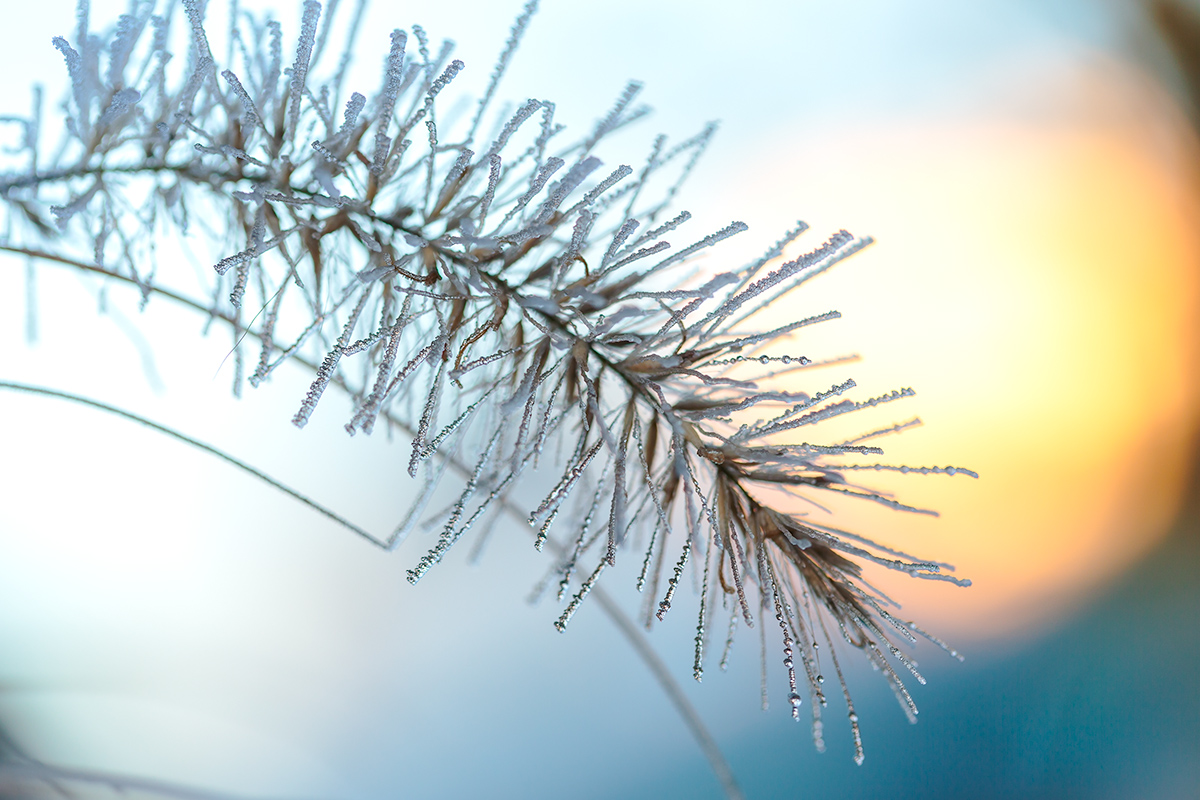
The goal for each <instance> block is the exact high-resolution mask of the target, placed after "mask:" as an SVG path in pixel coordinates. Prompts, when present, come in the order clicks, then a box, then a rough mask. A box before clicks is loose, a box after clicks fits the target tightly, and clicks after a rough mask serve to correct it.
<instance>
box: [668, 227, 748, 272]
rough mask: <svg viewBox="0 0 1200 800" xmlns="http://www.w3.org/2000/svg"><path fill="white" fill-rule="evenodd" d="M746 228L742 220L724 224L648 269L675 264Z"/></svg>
mask: <svg viewBox="0 0 1200 800" xmlns="http://www.w3.org/2000/svg"><path fill="white" fill-rule="evenodd" d="M748 230H750V226H748V225H747V224H746V223H744V222H731V223H729V224H728V225H726V226H725V227H724V228H722V229H721V230H719V231H717V232H716V233H710V234H709V235H708V236H705V237H704V238H703V239H701V240H700V241H698V242H696V243H695V244H692V245H689V246H687V247H685V248H683V249H682V250H679V251H676V252H674V253H672V254H671V255H669V256H667V257H666V258H664V259H663V260H662V261H660V262H658V263H657V264H655V265H654V266H653V267H651V268H650V271H651V272H657V271H659V270H661V269H664V268H666V267H669V266H671V265H672V264H677V263H679V262H680V261H683V260H684V259H685V258H687V257H688V256H691V255H693V254H694V253H697V252H699V251H700V250H703V249H705V248H707V247H712V246H713V245H715V244H717V243H718V242H723V241H725V240H726V239H728V238H729V237H730V236H734V235H736V234H739V233H743V232H745V231H748Z"/></svg>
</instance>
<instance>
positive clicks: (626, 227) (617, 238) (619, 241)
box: [600, 219, 639, 274]
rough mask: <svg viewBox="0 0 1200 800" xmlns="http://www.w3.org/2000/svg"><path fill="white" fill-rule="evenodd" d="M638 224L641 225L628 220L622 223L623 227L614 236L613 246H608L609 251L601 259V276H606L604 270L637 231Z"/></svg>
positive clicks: (634, 220)
mask: <svg viewBox="0 0 1200 800" xmlns="http://www.w3.org/2000/svg"><path fill="white" fill-rule="evenodd" d="M638 224H639V223H638V221H637V220H636V219H627V220H625V221H624V222H622V223H621V227H620V228H618V229H617V232H616V233H615V234H613V239H612V244H610V245H609V246H608V250H607V251H606V252H605V253H604V258H602V259H600V270H601V274H604V270H605V268H607V267H608V263H609V262H610V261H611V260H612V258H613V256H614V255H616V253H617V251H618V250H620V249H621V245H623V244H625V240H626V239H628V238H629V236H630V235H631V234H632V233H633V232H634V231H635V230H637V227H638Z"/></svg>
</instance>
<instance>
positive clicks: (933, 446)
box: [729, 61, 1200, 641]
mask: <svg viewBox="0 0 1200 800" xmlns="http://www.w3.org/2000/svg"><path fill="white" fill-rule="evenodd" d="M1063 69H1064V68H1063V67H1061V65H1059V66H1058V70H1059V72H1058V74H1051V75H1050V76H1049V77H1048V78H1047V80H1046V81H1045V83H1044V86H1043V89H1044V92H1046V93H1049V94H1050V95H1051V96H1050V97H1042V98H1040V99H1041V100H1047V99H1050V100H1053V96H1052V95H1053V93H1055V92H1058V93H1069V97H1070V101H1071V102H1069V103H1065V102H1064V103H1063V108H1062V110H1061V111H1060V113H1058V114H1054V115H1050V116H1049V117H1047V115H1045V114H1044V113H1041V114H1032V113H1025V112H1024V111H1022V109H1019V108H1018V109H1015V110H1014V109H1008V110H1007V111H1004V112H992V113H988V114H972V115H967V116H966V117H958V118H947V119H944V120H940V121H937V120H935V121H930V120H928V119H925V120H922V121H921V122H904V123H896V122H889V123H888V124H886V125H881V124H879V123H878V122H875V123H872V124H869V125H858V126H855V127H853V128H852V129H850V130H845V131H839V132H837V133H836V134H835V135H828V136H826V137H824V138H820V139H811V140H806V141H799V142H797V141H795V140H792V141H789V142H788V143H787V146H786V147H763V148H762V151H763V152H771V153H779V152H788V153H790V154H792V155H790V156H789V157H788V158H787V159H786V160H785V161H784V162H782V163H781V162H780V161H779V159H778V158H774V159H773V160H772V161H771V163H770V166H769V167H767V166H762V165H760V166H762V168H761V169H758V170H755V171H751V172H748V173H747V174H750V175H758V176H765V178H757V179H754V180H750V181H747V182H746V183H745V184H744V185H742V186H740V187H737V188H736V189H735V190H734V191H733V192H732V194H733V195H734V197H733V198H731V199H730V200H729V203H730V205H731V206H733V207H748V206H750V205H757V206H758V207H759V208H761V207H762V205H763V203H764V200H769V201H770V203H771V204H772V209H777V208H784V209H789V210H794V209H814V210H817V211H819V212H820V213H821V217H820V218H819V219H818V220H816V222H818V224H817V225H816V226H814V227H816V228H817V229H818V230H832V229H836V227H839V226H841V225H845V226H846V227H848V228H850V229H851V230H852V231H854V232H856V233H860V234H861V233H870V234H872V235H874V236H875V237H876V238H877V239H878V240H879V244H878V245H876V246H875V248H873V249H872V250H871V251H868V253H867V254H864V255H862V256H859V257H857V258H856V259H855V261H854V262H852V263H847V264H845V265H842V266H839V267H838V268H837V270H835V271H834V272H833V273H830V274H829V275H826V276H822V277H821V278H820V279H818V280H816V281H813V282H812V283H811V284H810V285H809V286H806V287H805V289H804V290H803V292H802V293H800V294H799V295H798V296H797V302H796V303H794V304H792V306H791V307H790V308H789V309H788V311H787V312H786V313H788V314H795V313H801V314H803V315H807V314H809V313H816V312H819V311H824V310H827V309H828V308H837V309H839V310H840V311H842V312H843V314H844V315H845V317H844V319H843V320H842V321H839V322H835V323H830V324H826V325H822V326H818V327H820V328H824V330H820V331H816V332H814V333H812V334H808V332H807V331H806V332H805V334H806V335H804V336H801V337H798V338H797V340H796V344H795V346H794V349H795V351H796V352H798V353H803V354H805V355H810V356H812V355H819V356H826V355H833V354H838V353H843V352H846V351H847V350H848V349H851V348H852V349H854V350H857V351H858V352H860V353H862V354H863V356H864V361H863V362H861V363H859V364H855V365H850V366H848V367H847V366H842V367H836V368H831V369H830V370H828V371H826V372H824V373H821V374H818V373H815V372H814V373H810V374H809V375H807V376H804V377H803V378H802V380H803V381H804V383H805V386H806V388H809V389H821V388H825V387H826V386H827V385H829V384H830V383H833V382H834V381H835V379H837V380H843V379H844V377H845V376H852V377H854V378H855V379H856V380H857V381H858V383H859V385H860V387H862V388H861V389H860V391H861V392H863V393H864V394H863V396H864V397H865V396H871V395H876V394H882V393H884V392H885V391H888V390H890V389H893V388H899V387H901V386H913V387H914V388H916V390H917V392H918V395H919V396H918V397H917V398H916V399H915V400H908V401H905V404H904V406H903V408H902V407H901V406H900V405H898V404H894V405H890V406H884V407H881V408H877V409H872V410H871V411H870V412H867V414H869V415H870V416H869V417H868V416H864V417H863V418H862V419H859V420H855V423H856V424H857V427H858V428H859V429H860V430H871V429H872V428H877V427H883V426H884V425H886V424H887V423H889V422H892V421H899V420H903V419H908V418H910V417H912V416H914V415H920V416H921V417H922V418H923V419H924V420H925V422H926V425H925V426H924V427H923V428H921V429H920V430H917V431H913V432H908V433H905V434H903V435H901V436H893V437H890V438H888V439H885V440H880V442H879V444H880V445H881V446H883V447H884V449H885V451H886V452H887V456H886V458H884V459H882V461H884V462H886V463H897V464H898V463H907V464H910V465H914V466H934V465H938V466H945V465H947V464H952V465H954V466H965V467H969V468H972V469H975V470H977V471H978V472H980V473H981V476H982V477H981V479H980V480H979V481H978V482H971V481H969V479H964V478H948V477H944V476H928V477H915V476H893V475H886V474H884V473H866V475H865V477H864V478H863V481H862V482H863V483H866V484H869V485H872V486H883V487H885V488H887V489H889V490H892V491H895V492H897V494H898V496H899V497H900V499H902V500H904V501H906V502H913V503H914V504H916V505H919V506H924V507H933V508H937V509H938V510H940V511H941V512H942V518H941V519H940V520H930V519H929V518H926V517H914V516H911V515H901V514H897V513H895V512H892V511H889V510H886V509H882V508H864V507H862V504H858V505H846V504H839V505H838V507H837V512H838V518H837V520H836V521H835V524H839V525H841V526H843V527H847V528H849V529H851V530H857V531H859V532H861V533H864V534H868V535H872V536H874V537H876V538H878V539H879V540H880V541H882V542H885V543H887V544H891V545H893V546H896V547H900V548H902V549H905V550H909V551H915V552H916V553H917V554H918V555H922V556H927V557H933V558H937V559H939V560H946V561H950V562H952V563H954V564H956V565H957V566H958V568H959V574H960V575H963V576H965V577H970V578H971V579H972V580H973V581H974V584H975V585H974V587H973V588H971V589H968V590H958V589H954V588H951V587H948V586H945V585H942V584H920V583H919V582H916V581H912V580H909V579H908V578H906V577H904V576H899V575H891V576H884V575H881V574H879V571H876V570H872V571H871V573H870V575H871V579H872V580H878V582H879V584H880V585H882V586H884V588H885V589H886V590H887V591H888V592H889V594H892V595H893V596H895V597H898V598H899V599H900V600H901V601H902V602H904V604H905V610H904V615H905V616H906V617H907V616H910V615H911V617H912V618H914V619H918V620H921V621H922V622H926V623H928V624H930V625H932V626H934V628H935V629H936V630H938V631H942V632H945V633H947V635H950V636H956V637H958V638H959V640H960V641H961V640H962V639H963V638H966V639H970V638H977V637H995V636H1007V635H1021V634H1028V633H1031V632H1033V631H1035V630H1038V629H1039V628H1041V627H1042V626H1044V625H1047V624H1050V623H1052V622H1053V621H1054V620H1056V619H1059V618H1061V617H1062V616H1063V615H1065V614H1066V613H1067V612H1069V611H1070V610H1071V609H1073V608H1074V607H1076V606H1077V605H1078V604H1079V603H1080V602H1081V600H1082V599H1083V598H1085V597H1086V596H1087V595H1088V593H1089V591H1092V590H1094V589H1095V588H1096V587H1098V586H1100V585H1102V584H1103V582H1104V580H1105V579H1107V578H1110V577H1112V576H1113V575H1114V574H1116V573H1118V572H1119V570H1120V569H1121V568H1123V567H1124V566H1126V565H1128V564H1129V563H1130V562H1131V561H1132V560H1134V559H1135V558H1136V557H1137V556H1138V555H1140V554H1142V553H1143V552H1145V551H1146V550H1147V549H1148V548H1149V547H1150V546H1151V545H1152V544H1153V543H1154V542H1155V541H1156V540H1157V539H1158V538H1159V537H1160V536H1161V535H1162V534H1163V533H1164V532H1165V531H1166V529H1167V526H1168V525H1169V523H1170V521H1171V519H1172V517H1173V515H1174V513H1175V512H1176V510H1177V508H1178V505H1179V502H1180V498H1181V492H1182V488H1183V485H1184V480H1185V477H1186V469H1187V466H1188V465H1189V464H1190V457H1191V454H1192V452H1193V448H1194V436H1193V433H1194V429H1195V418H1196V413H1195V407H1196V398H1197V391H1196V389H1197V381H1196V370H1195V368H1194V365H1195V364H1196V354H1197V353H1196V348H1197V342H1200V317H1198V315H1197V296H1198V291H1197V290H1198V288H1200V286H1198V284H1200V229H1198V227H1197V224H1196V223H1197V220H1200V214H1198V211H1200V204H1198V200H1197V193H1196V188H1197V186H1200V182H1197V179H1196V171H1195V163H1196V162H1195V147H1194V142H1193V140H1192V134H1191V133H1190V132H1189V130H1190V129H1188V128H1187V127H1186V125H1185V124H1183V123H1182V121H1181V120H1180V117H1179V115H1178V113H1177V112H1176V111H1175V110H1174V107H1173V106H1172V105H1171V104H1170V103H1169V101H1168V100H1167V99H1166V98H1165V96H1164V95H1163V93H1162V92H1160V91H1158V90H1157V89H1156V88H1155V87H1154V86H1153V85H1152V84H1150V83H1149V81H1148V79H1146V78H1144V77H1143V76H1141V75H1140V74H1138V73H1137V72H1136V71H1135V70H1133V69H1132V68H1131V67H1128V66H1122V65H1118V64H1114V63H1112V62H1099V61H1094V62H1090V63H1089V64H1087V65H1086V67H1080V66H1079V65H1078V64H1076V65H1073V66H1072V67H1071V69H1070V70H1068V71H1067V74H1065V75H1064V74H1063ZM1026 111H1027V109H1026ZM767 179H769V182H767ZM773 215H774V216H773ZM763 216H764V217H771V218H772V223H774V221H775V218H776V217H778V214H777V212H776V211H774V210H772V211H770V212H767V213H764V214H763ZM782 219H783V218H779V220H780V222H782ZM780 227H782V224H781V225H780ZM789 352H791V351H790V350H789ZM839 376H840V377H839ZM817 384H820V385H817ZM795 388H800V387H799V385H797V386H796V387H795ZM846 431H847V433H850V432H851V431H852V429H851V428H847V429H846ZM838 433H840V431H838ZM816 435H817V434H816V433H815V432H814V433H813V434H811V436H816ZM825 438H829V437H828V435H826V437H824V438H822V439H819V441H824V440H825ZM858 475H863V473H858ZM877 476H878V477H877ZM898 583H900V584H902V585H899V586H898V585H897V584H898Z"/></svg>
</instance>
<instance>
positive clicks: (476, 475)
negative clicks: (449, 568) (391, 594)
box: [407, 426, 504, 584]
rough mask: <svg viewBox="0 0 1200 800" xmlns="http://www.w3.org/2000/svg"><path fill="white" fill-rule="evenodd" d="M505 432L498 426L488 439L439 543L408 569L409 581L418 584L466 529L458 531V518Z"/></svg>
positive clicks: (473, 493) (439, 538) (473, 492)
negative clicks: (456, 527)
mask: <svg viewBox="0 0 1200 800" xmlns="http://www.w3.org/2000/svg"><path fill="white" fill-rule="evenodd" d="M503 432H504V426H500V427H498V428H496V431H495V433H493V434H492V438H491V439H489V440H488V443H487V446H486V447H484V450H483V454H482V455H481V456H480V457H479V460H478V461H477V462H476V463H475V469H473V470H472V471H471V477H470V478H469V479H468V480H467V485H466V487H465V488H464V489H463V491H462V494H461V495H459V498H458V500H457V501H456V502H455V504H454V508H453V510H452V511H451V513H450V518H449V519H448V520H447V521H446V524H445V526H444V527H443V529H442V535H441V536H439V537H438V541H437V544H436V545H434V547H433V549H432V550H430V551H429V552H428V553H426V554H425V555H424V556H422V557H421V560H420V561H418V562H417V566H415V567H414V568H412V569H410V570H408V572H407V577H408V582H409V583H412V584H416V583H417V581H419V580H421V578H422V577H424V576H425V573H427V572H428V571H429V570H430V568H431V567H433V565H435V564H437V563H438V562H439V561H441V560H442V557H443V556H445V555H446V552H447V551H448V550H449V549H450V548H451V546H453V545H454V543H455V542H456V541H458V538H459V537H460V536H461V535H462V534H463V532H464V531H465V528H464V529H463V530H459V531H458V532H457V533H456V532H455V530H454V526H455V525H457V524H458V520H459V519H460V518H461V517H462V515H463V512H464V511H465V510H466V505H467V503H469V502H471V498H472V497H473V496H474V495H475V491H476V489H477V488H478V487H479V479H480V476H481V475H482V474H483V470H484V468H485V467H486V466H487V463H488V462H489V461H490V460H491V457H492V452H493V451H494V450H495V449H496V444H497V443H498V442H499V441H500V436H501V434H502V433H503Z"/></svg>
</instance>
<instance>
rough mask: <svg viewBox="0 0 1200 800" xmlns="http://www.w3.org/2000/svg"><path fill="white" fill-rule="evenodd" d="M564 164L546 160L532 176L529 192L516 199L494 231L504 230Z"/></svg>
mask: <svg viewBox="0 0 1200 800" xmlns="http://www.w3.org/2000/svg"><path fill="white" fill-rule="evenodd" d="M565 163H566V162H565V161H563V160H562V159H561V158H555V157H551V158H548V159H546V163H545V164H543V165H542V167H541V168H540V169H539V170H538V171H537V172H536V173H535V174H534V176H533V180H532V182H531V183H530V186H529V191H527V192H525V194H523V195H521V197H520V198H518V199H517V202H516V203H515V204H514V205H513V207H512V208H511V209H510V210H509V212H508V213H507V214H505V215H504V219H503V220H501V221H500V224H499V225H498V226H497V227H496V231H497V232H499V231H502V230H504V227H505V226H506V225H508V223H509V222H511V221H512V220H513V219H514V218H515V217H516V216H517V215H518V214H520V213H521V212H522V211H523V210H524V209H525V206H526V205H528V203H529V201H530V200H532V199H533V197H534V195H536V194H537V193H538V192H540V191H541V190H542V187H543V186H545V185H546V182H547V181H549V180H550V176H551V175H553V174H554V173H555V172H557V171H558V169H559V168H560V167H562V165H563V164H565Z"/></svg>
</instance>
